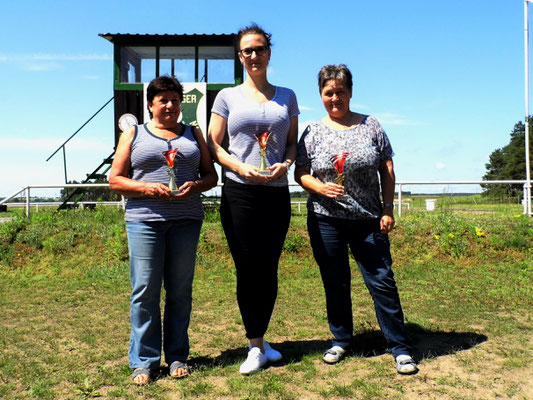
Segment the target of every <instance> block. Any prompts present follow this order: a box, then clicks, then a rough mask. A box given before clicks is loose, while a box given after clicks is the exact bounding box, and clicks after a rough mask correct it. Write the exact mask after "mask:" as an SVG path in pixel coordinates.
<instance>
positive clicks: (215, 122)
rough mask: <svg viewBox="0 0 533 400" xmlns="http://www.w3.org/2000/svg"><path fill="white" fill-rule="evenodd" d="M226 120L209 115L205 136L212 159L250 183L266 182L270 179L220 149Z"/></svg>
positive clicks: (218, 116)
mask: <svg viewBox="0 0 533 400" xmlns="http://www.w3.org/2000/svg"><path fill="white" fill-rule="evenodd" d="M226 126H227V120H226V119H225V118H224V117H222V116H220V115H218V114H215V113H211V121H210V122H209V129H208V134H207V143H208V147H209V150H210V151H211V155H212V156H213V159H214V160H215V161H216V162H217V163H219V164H220V165H221V166H223V167H224V168H226V169H228V170H230V171H233V172H236V173H237V174H239V175H240V176H242V177H243V178H244V179H246V180H249V181H251V182H266V181H268V179H269V178H270V177H268V176H264V175H260V174H259V173H257V168H256V167H254V166H253V165H249V164H245V163H243V162H241V161H239V160H237V159H236V158H235V157H232V156H231V155H230V154H229V153H228V152H227V151H226V150H224V148H223V147H222V140H223V139H224V135H225V134H226Z"/></svg>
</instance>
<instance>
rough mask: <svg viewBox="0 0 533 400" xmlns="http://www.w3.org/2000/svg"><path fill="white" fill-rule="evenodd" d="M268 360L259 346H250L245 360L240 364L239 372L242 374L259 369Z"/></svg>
mask: <svg viewBox="0 0 533 400" xmlns="http://www.w3.org/2000/svg"><path fill="white" fill-rule="evenodd" d="M267 361H268V358H267V356H266V354H263V353H261V350H260V349H259V347H252V349H251V350H250V351H249V352H248V357H247V358H246V361H245V362H243V363H242V364H241V367H240V368H239V372H240V373H241V374H243V375H249V374H251V373H253V372H256V371H259V369H260V368H261V367H262V366H263V365H265V364H266V363H267Z"/></svg>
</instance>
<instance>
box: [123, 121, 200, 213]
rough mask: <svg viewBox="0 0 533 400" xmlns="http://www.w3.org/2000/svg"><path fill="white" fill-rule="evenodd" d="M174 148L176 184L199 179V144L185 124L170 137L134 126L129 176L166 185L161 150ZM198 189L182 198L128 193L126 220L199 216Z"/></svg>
mask: <svg viewBox="0 0 533 400" xmlns="http://www.w3.org/2000/svg"><path fill="white" fill-rule="evenodd" d="M175 148H178V153H177V154H176V158H175V159H174V174H175V176H176V185H177V186H178V187H180V186H181V185H183V184H184V183H185V182H187V181H196V180H198V179H199V171H198V168H199V166H200V148H199V146H198V143H197V141H196V138H195V137H194V132H193V128H192V127H191V126H188V125H186V126H185V129H184V131H183V133H182V134H181V135H180V136H178V137H176V138H173V139H169V140H167V139H163V138H160V137H159V136H156V135H154V134H153V133H152V132H150V130H149V129H148V127H147V126H146V124H144V125H139V126H137V127H136V130H135V136H134V137H133V140H132V142H131V169H130V177H131V178H132V179H134V180H138V181H143V182H159V183H164V184H165V185H168V182H169V175H168V172H167V171H168V168H167V162H166V160H165V156H163V152H164V151H167V150H171V149H175ZM203 217H204V212H203V208H202V201H201V199H200V193H191V195H190V196H189V197H187V198H186V199H174V200H163V199H159V198H154V197H131V198H128V202H127V203H126V222H144V221H173V220H179V219H199V220H201V219H203Z"/></svg>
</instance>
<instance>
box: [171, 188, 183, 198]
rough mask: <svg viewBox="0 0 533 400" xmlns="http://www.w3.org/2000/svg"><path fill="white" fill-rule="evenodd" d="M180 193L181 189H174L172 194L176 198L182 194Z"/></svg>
mask: <svg viewBox="0 0 533 400" xmlns="http://www.w3.org/2000/svg"><path fill="white" fill-rule="evenodd" d="M180 193H181V192H180V191H179V189H174V190H173V191H172V194H173V195H174V196H175V195H177V194H180Z"/></svg>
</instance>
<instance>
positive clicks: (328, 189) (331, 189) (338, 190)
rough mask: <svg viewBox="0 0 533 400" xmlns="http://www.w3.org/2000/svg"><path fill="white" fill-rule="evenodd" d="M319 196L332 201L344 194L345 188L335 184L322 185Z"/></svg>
mask: <svg viewBox="0 0 533 400" xmlns="http://www.w3.org/2000/svg"><path fill="white" fill-rule="evenodd" d="M318 194H321V195H322V196H326V197H329V198H330V199H336V198H337V197H339V196H342V195H343V194H344V186H341V185H338V184H336V183H334V182H326V183H322V186H321V188H320V191H319V193H318Z"/></svg>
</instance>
